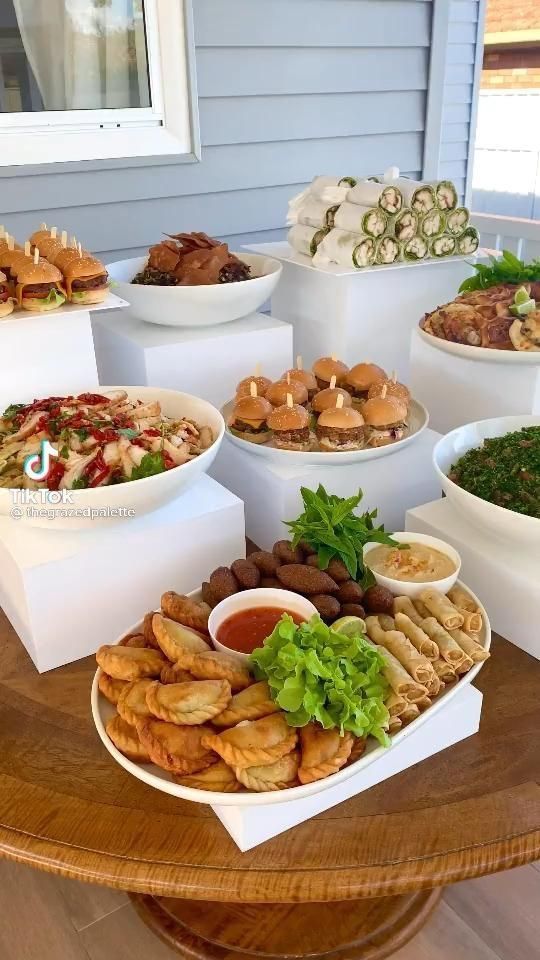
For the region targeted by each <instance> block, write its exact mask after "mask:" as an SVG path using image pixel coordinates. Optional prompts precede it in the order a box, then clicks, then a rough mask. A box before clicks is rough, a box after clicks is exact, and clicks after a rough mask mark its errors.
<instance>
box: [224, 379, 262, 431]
mask: <svg viewBox="0 0 540 960" xmlns="http://www.w3.org/2000/svg"><path fill="white" fill-rule="evenodd" d="M272 410H273V407H272V404H271V403H269V402H268V400H266V399H265V398H264V397H258V396H257V387H256V385H255V383H252V386H251V394H250V396H249V397H237V399H236V403H235V405H234V410H233V413H232V416H231V418H230V420H229V430H230V431H231V433H234V435H235V437H240V438H241V439H242V440H249V442H250V443H268V441H269V440H271V438H272V433H271V431H270V430H269V428H268V423H267V420H268V417H269V416H270V414H271V413H272Z"/></svg>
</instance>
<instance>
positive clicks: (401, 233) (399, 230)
mask: <svg viewBox="0 0 540 960" xmlns="http://www.w3.org/2000/svg"><path fill="white" fill-rule="evenodd" d="M393 227H394V235H395V237H396V239H397V240H399V241H402V242H403V243H406V242H407V241H408V240H412V238H413V237H414V236H416V231H417V230H418V216H417V214H416V213H413V211H412V210H411V209H410V208H409V207H404V208H403V210H402V211H401V213H398V215H397V217H396V219H395V220H394V224H393Z"/></svg>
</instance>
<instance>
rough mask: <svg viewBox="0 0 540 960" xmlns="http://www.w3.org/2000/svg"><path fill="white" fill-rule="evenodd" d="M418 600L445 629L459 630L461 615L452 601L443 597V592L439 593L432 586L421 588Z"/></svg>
mask: <svg viewBox="0 0 540 960" xmlns="http://www.w3.org/2000/svg"><path fill="white" fill-rule="evenodd" d="M420 600H421V602H422V603H423V604H424V605H425V606H426V607H427V609H428V610H429V612H430V614H431V615H432V616H433V617H436V618H437V620H438V621H439V623H440V624H442V626H443V627H444V629H445V630H461V627H462V626H463V616H462V614H461V613H460V612H459V610H457V608H456V607H455V606H454V604H453V603H452V601H451V600H449V599H448V597H445V595H444V593H439V591H438V590H434V589H432V588H429V589H427V590H422V593H421V594H420ZM422 626H423V625H422ZM424 629H425V628H424ZM430 636H431V634H430Z"/></svg>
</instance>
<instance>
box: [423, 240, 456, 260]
mask: <svg viewBox="0 0 540 960" xmlns="http://www.w3.org/2000/svg"><path fill="white" fill-rule="evenodd" d="M429 252H430V254H431V256H432V257H435V258H437V259H438V258H439V257H451V256H453V255H454V253H455V252H456V238H455V237H450V236H448V234H444V235H443V236H442V237H436V238H435V240H432V241H431V243H430V245H429Z"/></svg>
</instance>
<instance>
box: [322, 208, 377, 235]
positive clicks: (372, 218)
mask: <svg viewBox="0 0 540 960" xmlns="http://www.w3.org/2000/svg"><path fill="white" fill-rule="evenodd" d="M334 226H336V227H339V229H340V230H348V231H349V232H350V233H362V234H363V233H365V234H367V236H368V237H382V235H383V233H384V231H385V230H386V227H387V226H388V217H387V216H386V214H385V212H384V210H380V209H379V208H378V207H362V206H360V204H358V203H348V202H345V203H342V204H341V206H340V208H339V210H338V211H337V213H336V215H335V217H334Z"/></svg>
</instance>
